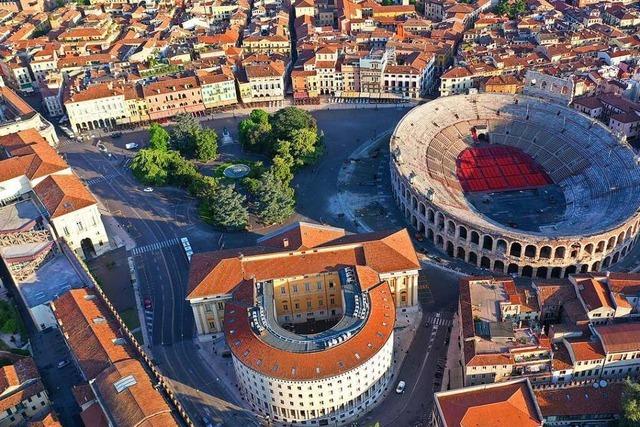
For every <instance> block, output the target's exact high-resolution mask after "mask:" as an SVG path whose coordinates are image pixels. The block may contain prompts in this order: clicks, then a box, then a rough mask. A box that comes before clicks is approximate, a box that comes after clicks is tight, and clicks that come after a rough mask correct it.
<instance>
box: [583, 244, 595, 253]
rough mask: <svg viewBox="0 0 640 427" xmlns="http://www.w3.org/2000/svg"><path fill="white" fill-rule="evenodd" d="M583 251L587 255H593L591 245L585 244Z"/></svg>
mask: <svg viewBox="0 0 640 427" xmlns="http://www.w3.org/2000/svg"><path fill="white" fill-rule="evenodd" d="M584 251H585V252H586V253H587V254H589V255H593V243H587V245H586V246H585V247H584Z"/></svg>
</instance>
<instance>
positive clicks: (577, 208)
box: [390, 93, 640, 278]
mask: <svg viewBox="0 0 640 427" xmlns="http://www.w3.org/2000/svg"><path fill="white" fill-rule="evenodd" d="M390 144H391V154H392V155H391V165H390V167H391V181H392V186H393V192H394V197H395V199H396V202H397V203H398V204H399V205H400V207H401V209H402V210H403V211H404V214H405V216H406V218H407V220H408V221H410V223H411V224H412V225H413V227H415V228H416V229H417V230H418V232H420V233H424V235H425V237H426V239H428V240H429V241H432V242H433V243H434V244H435V245H436V246H438V247H439V248H441V249H442V250H443V251H445V252H447V253H448V255H449V256H452V257H457V258H461V259H464V260H465V261H467V262H469V263H471V264H474V265H477V266H479V267H482V268H486V269H490V270H494V271H497V272H502V273H510V274H520V275H523V276H528V277H545V278H548V277H564V276H567V275H569V274H572V273H576V272H589V271H600V270H603V269H606V268H608V267H609V266H610V265H612V264H615V263H616V262H618V261H620V260H621V259H622V258H623V257H624V256H625V255H626V254H628V253H629V251H630V249H631V248H632V247H633V245H634V244H635V242H636V240H637V234H638V220H639V210H638V208H639V207H640V191H638V188H640V187H639V185H640V170H639V167H638V159H637V158H636V157H635V155H634V153H633V151H632V150H631V149H630V147H629V146H628V145H626V143H623V142H621V141H619V140H618V139H617V138H616V137H615V136H614V135H613V134H612V133H611V132H610V131H609V130H608V129H607V128H606V127H605V126H603V125H601V124H600V123H598V122H596V121H595V120H593V119H591V118H589V117H588V116H586V115H583V114H581V113H578V112H576V111H574V110H572V109H569V108H567V107H563V106H560V105H556V104H552V103H548V102H545V101H543V100H541V99H538V98H532V97H527V96H520V95H516V96H514V95H500V94H488V93H487V94H474V95H458V96H451V97H444V98H439V99H436V100H435V101H432V102H429V103H427V104H425V105H422V106H420V107H417V108H414V109H413V110H411V111H410V112H409V113H408V114H407V115H406V116H405V117H404V118H403V119H402V120H401V121H400V123H399V124H398V125H397V127H396V129H395V131H394V133H393V135H392V137H391V143H390Z"/></svg>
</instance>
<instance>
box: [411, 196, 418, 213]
mask: <svg viewBox="0 0 640 427" xmlns="http://www.w3.org/2000/svg"><path fill="white" fill-rule="evenodd" d="M411 207H412V208H413V210H416V209H418V199H417V198H416V196H411Z"/></svg>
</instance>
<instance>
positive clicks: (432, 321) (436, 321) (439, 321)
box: [427, 313, 453, 326]
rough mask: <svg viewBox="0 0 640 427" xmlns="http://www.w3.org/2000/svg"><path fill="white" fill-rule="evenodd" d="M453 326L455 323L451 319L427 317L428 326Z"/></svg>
mask: <svg viewBox="0 0 640 427" xmlns="http://www.w3.org/2000/svg"><path fill="white" fill-rule="evenodd" d="M438 314H439V313H438ZM452 324H453V321H452V320H451V319H445V318H443V317H439V316H429V317H427V325H434V326H438V325H440V326H451V325H452Z"/></svg>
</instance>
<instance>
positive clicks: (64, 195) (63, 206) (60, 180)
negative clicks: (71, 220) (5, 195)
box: [33, 175, 96, 218]
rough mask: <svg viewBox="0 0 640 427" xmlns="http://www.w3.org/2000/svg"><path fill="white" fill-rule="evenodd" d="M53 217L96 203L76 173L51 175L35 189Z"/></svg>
mask: <svg viewBox="0 0 640 427" xmlns="http://www.w3.org/2000/svg"><path fill="white" fill-rule="evenodd" d="M33 191H34V192H35V193H36V195H37V196H38V198H39V199H40V201H41V202H42V204H43V205H44V207H45V208H46V209H47V212H49V215H50V216H51V218H56V217H60V216H63V215H66V214H68V213H71V212H74V211H77V210H79V209H82V208H86V207H88V206H92V205H95V204H96V199H94V198H93V195H91V193H90V192H89V190H87V187H85V186H84V184H83V183H82V181H80V179H78V177H76V176H75V175H50V176H48V177H47V178H45V179H44V180H42V182H40V183H38V185H36V186H35V187H34V189H33Z"/></svg>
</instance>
